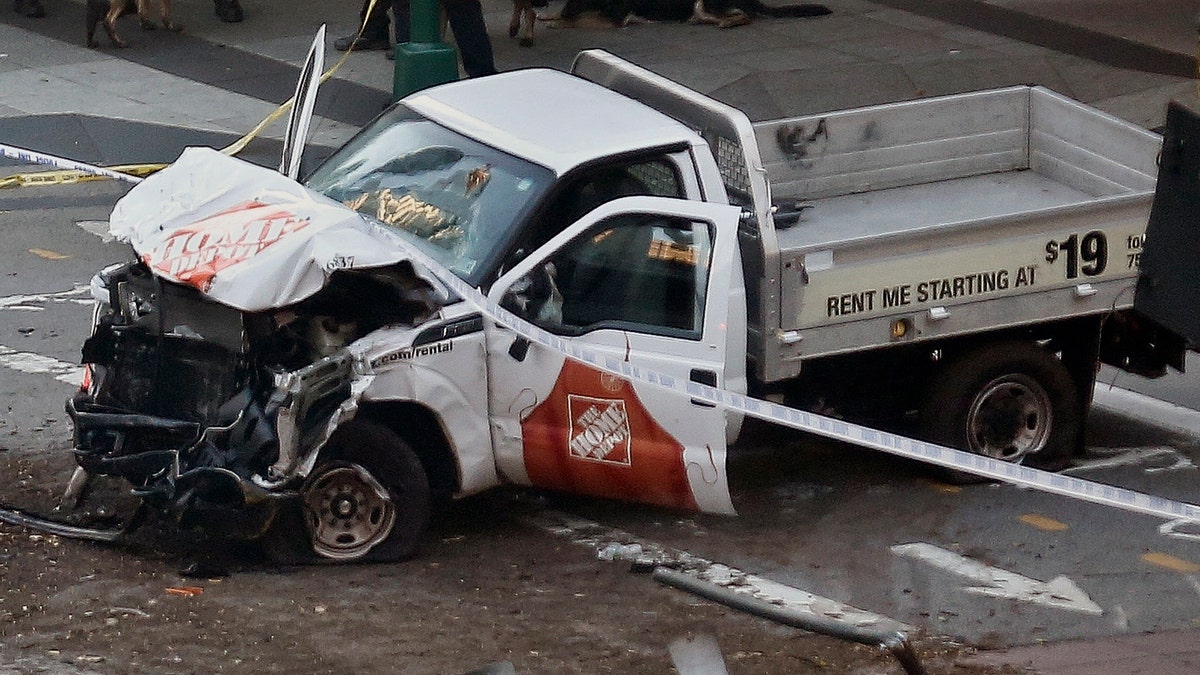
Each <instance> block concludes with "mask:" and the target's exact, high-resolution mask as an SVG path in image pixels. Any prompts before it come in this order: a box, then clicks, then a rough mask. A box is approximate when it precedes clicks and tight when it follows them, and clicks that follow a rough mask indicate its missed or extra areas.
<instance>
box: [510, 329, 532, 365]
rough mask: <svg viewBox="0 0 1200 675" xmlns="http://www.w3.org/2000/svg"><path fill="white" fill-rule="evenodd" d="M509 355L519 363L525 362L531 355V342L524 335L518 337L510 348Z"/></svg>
mask: <svg viewBox="0 0 1200 675" xmlns="http://www.w3.org/2000/svg"><path fill="white" fill-rule="evenodd" d="M508 355H509V356H511V357H513V359H515V360H516V361H517V362H518V363H522V362H524V361H525V357H526V356H528V355H529V340H528V339H527V338H525V337H524V336H522V335H518V336H517V337H516V339H514V340H513V341H512V344H511V345H509V346H508Z"/></svg>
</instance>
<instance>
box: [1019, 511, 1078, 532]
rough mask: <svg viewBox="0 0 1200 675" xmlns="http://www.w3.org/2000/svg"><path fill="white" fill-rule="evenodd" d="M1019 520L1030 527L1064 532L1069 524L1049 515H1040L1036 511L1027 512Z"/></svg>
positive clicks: (1045, 530)
mask: <svg viewBox="0 0 1200 675" xmlns="http://www.w3.org/2000/svg"><path fill="white" fill-rule="evenodd" d="M1017 520H1020V521H1021V522H1022V523H1025V524H1026V525H1028V526H1030V527H1036V528H1037V529H1039V530H1042V531H1044V532H1062V531H1063V530H1065V529H1067V527H1068V525H1067V524H1066V523H1064V522H1062V521H1060V520H1055V519H1053V518H1049V517H1047V516H1040V515H1038V514H1036V513H1026V514H1025V515H1023V516H1021V517H1020V518H1018V519H1017Z"/></svg>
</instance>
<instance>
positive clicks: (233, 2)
mask: <svg viewBox="0 0 1200 675" xmlns="http://www.w3.org/2000/svg"><path fill="white" fill-rule="evenodd" d="M213 1H214V3H216V6H217V18H218V19H220V20H222V21H224V22H225V23H238V22H239V21H241V20H242V19H243V18H244V15H243V12H242V6H241V4H239V3H238V0H213Z"/></svg>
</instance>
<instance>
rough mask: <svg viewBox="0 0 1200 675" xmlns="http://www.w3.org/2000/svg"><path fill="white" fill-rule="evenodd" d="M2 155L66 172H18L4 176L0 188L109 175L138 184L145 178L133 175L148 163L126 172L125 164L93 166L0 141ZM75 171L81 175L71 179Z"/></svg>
mask: <svg viewBox="0 0 1200 675" xmlns="http://www.w3.org/2000/svg"><path fill="white" fill-rule="evenodd" d="M0 157H6V158H8V159H13V160H16V161H18V162H26V163H29V164H43V165H47V166H53V167H56V168H58V169H61V170H63V171H59V172H54V173H61V174H64V175H62V176H54V175H49V176H47V175H44V174H24V175H15V176H5V177H3V178H0V188H6V187H17V186H19V185H25V184H42V185H50V184H62V183H69V182H78V181H79V180H87V179H91V180H99V179H107V178H115V179H116V180H120V181H125V182H126V183H134V184H136V183H140V182H142V178H141V177H140V176H138V175H134V174H136V173H138V171H139V170H141V169H142V168H144V167H146V166H148V165H131V166H133V167H134V170H132V171H129V172H125V171H121V169H122V168H124V167H111V168H104V167H101V166H94V165H92V164H87V163H85V162H76V161H75V160H73V159H66V158H65V157H57V156H55V155H48V154H46V153H44V152H38V151H36V150H29V149H26V148H19V147H16V146H14V145H5V144H3V143H0ZM147 173H151V171H147ZM73 174H79V175H78V176H77V177H75V178H74V179H73V180H72V178H71V175H73Z"/></svg>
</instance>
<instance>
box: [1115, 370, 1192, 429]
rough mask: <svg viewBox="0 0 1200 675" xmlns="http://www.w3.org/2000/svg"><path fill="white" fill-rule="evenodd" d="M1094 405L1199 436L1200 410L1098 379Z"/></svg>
mask: <svg viewBox="0 0 1200 675" xmlns="http://www.w3.org/2000/svg"><path fill="white" fill-rule="evenodd" d="M1092 405H1093V406H1100V407H1102V408H1108V409H1109V410H1113V411H1116V412H1118V413H1120V414H1122V415H1127V416H1130V417H1133V418H1136V419H1140V420H1145V421H1147V422H1149V423H1151V424H1154V425H1156V426H1160V427H1167V428H1169V429H1173V430H1175V431H1178V432H1182V433H1185V434H1189V435H1191V436H1195V437H1197V438H1200V410H1192V409H1191V408H1185V407H1183V406H1181V405H1175V404H1174V403H1168V402H1167V401H1163V400H1160V399H1157V398H1153V397H1150V396H1146V395H1145V394H1139V393H1137V392H1136V391H1130V390H1128V389H1121V388H1120V387H1111V386H1108V385H1102V384H1099V383H1097V384H1096V389H1095V392H1094V394H1093V398H1092Z"/></svg>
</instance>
